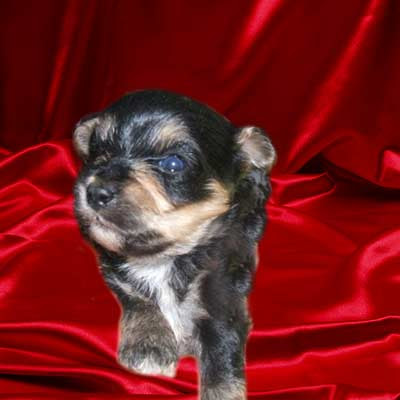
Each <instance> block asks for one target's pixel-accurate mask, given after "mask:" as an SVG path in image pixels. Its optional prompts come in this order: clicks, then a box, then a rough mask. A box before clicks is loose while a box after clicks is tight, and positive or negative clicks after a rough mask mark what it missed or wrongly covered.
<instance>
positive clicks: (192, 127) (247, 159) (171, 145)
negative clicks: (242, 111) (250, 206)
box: [74, 91, 275, 257]
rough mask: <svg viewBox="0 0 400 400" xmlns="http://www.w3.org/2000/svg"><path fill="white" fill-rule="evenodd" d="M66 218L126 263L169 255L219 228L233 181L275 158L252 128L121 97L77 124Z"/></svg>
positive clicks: (182, 107)
mask: <svg viewBox="0 0 400 400" xmlns="http://www.w3.org/2000/svg"><path fill="white" fill-rule="evenodd" d="M74 144H75V148H76V150H77V152H78V154H79V155H80V157H81V158H82V161H83V168H82V170H81V173H80V175H79V178H78V180H77V183H76V186H75V212H76V215H77V217H78V220H79V223H80V227H81V229H82V231H83V233H84V234H85V235H86V236H87V237H88V239H89V240H91V241H93V242H95V243H96V244H97V245H99V246H101V247H103V248H105V249H106V250H108V251H111V252H114V253H117V254H120V255H123V256H127V257H143V256H151V255H154V254H165V255H171V256H174V255H178V254H183V253H186V252H188V251H190V250H191V249H192V248H193V247H195V246H196V245H198V244H202V243H205V242H206V241H207V240H209V239H210V238H211V237H213V235H215V234H216V232H217V231H218V230H220V229H223V226H222V225H223V224H221V223H218V221H221V220H222V219H223V217H224V216H225V215H227V213H229V211H230V210H231V209H232V208H233V207H235V204H234V203H235V201H236V200H234V199H235V198H236V199H237V196H236V195H235V193H236V191H237V188H238V186H239V185H238V184H239V181H240V180H241V179H243V176H245V175H247V174H248V173H249V172H250V171H252V170H254V169H258V170H260V171H261V170H262V171H263V173H265V174H266V173H268V172H269V169H270V168H271V166H272V164H273V162H274V160H275V152H274V150H273V148H272V145H271V143H270V141H269V140H268V138H267V137H266V136H265V135H263V133H262V132H261V131H260V130H258V128H254V127H245V128H242V129H237V128H235V127H234V126H233V125H232V124H231V123H230V122H229V121H227V120H226V119H225V118H224V117H222V116H220V115H219V114H217V113H216V112H215V111H213V110H211V109H209V108H208V107H206V106H205V105H202V104H200V103H198V102H195V101H194V100H191V99H188V98H186V97H183V96H179V95H176V94H173V93H169V92H165V91H140V92H135V93H133V94H129V95H126V96H124V97H123V98H121V99H120V100H118V101H117V102H116V103H114V104H112V105H111V106H110V107H109V108H107V109H106V110H104V111H103V112H101V113H97V114H94V115H91V116H88V117H86V118H84V119H83V120H81V121H80V122H79V123H78V125H77V127H76V129H75V132H74Z"/></svg>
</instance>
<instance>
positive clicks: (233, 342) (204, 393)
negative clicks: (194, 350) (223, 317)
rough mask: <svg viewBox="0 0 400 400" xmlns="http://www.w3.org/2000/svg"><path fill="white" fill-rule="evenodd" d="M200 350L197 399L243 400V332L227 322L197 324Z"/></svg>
mask: <svg viewBox="0 0 400 400" xmlns="http://www.w3.org/2000/svg"><path fill="white" fill-rule="evenodd" d="M199 333H200V336H199V337H200V343H201V353H200V366H201V386H200V400H245V399H246V398H247V397H246V385H245V380H244V345H245V338H246V336H247V331H246V332H242V333H241V332H238V331H237V330H235V329H233V328H231V327H229V326H228V324H226V323H221V322H218V321H213V320H203V321H201V322H200V324H199Z"/></svg>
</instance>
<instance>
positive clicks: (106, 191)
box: [87, 183, 116, 209]
mask: <svg viewBox="0 0 400 400" xmlns="http://www.w3.org/2000/svg"><path fill="white" fill-rule="evenodd" d="M115 194H116V190H115V188H114V187H113V186H112V185H110V184H108V185H107V184H105V183H101V184H98V183H91V184H90V185H89V186H88V187H87V200H88V203H89V204H90V205H91V206H92V207H93V208H95V209H97V208H100V207H105V206H106V205H107V204H108V203H109V202H110V201H111V200H112V199H113V198H114V197H115Z"/></svg>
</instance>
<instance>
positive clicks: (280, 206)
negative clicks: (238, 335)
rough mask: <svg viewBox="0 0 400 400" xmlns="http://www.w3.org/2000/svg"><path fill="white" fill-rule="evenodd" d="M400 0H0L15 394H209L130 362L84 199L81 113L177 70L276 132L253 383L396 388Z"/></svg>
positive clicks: (3, 339) (182, 374)
mask: <svg viewBox="0 0 400 400" xmlns="http://www.w3.org/2000/svg"><path fill="white" fill-rule="evenodd" d="M399 20H400V2H399V1H397V0H352V1H348V0H326V1H320V0H297V1H288V0H287V1H286V0H252V1H250V0H242V1H239V0H238V1H231V0H223V1H221V0H220V1H212V0H204V1H195V2H189V1H175V0H171V1H130V0H126V1H123V0H120V1H113V0H109V1H106V0H98V1H96V0H85V1H79V0H76V1H75V0H71V1H61V0H60V1H53V0H41V1H36V0H24V1H13V0H10V1H2V2H1V3H0V32H1V35H0V40H1V43H0V52H1V53H0V59H1V60H2V61H1V66H0V71H1V77H2V83H1V86H0V101H1V108H0V113H1V115H0V146H1V151H0V182H1V186H0V231H1V236H0V240H1V244H0V398H1V399H2V398H6V399H10V398H12V399H47V398H55V399H64V398H65V399H70V398H71V399H75V398H79V399H128V398H129V399H144V398H146V399H161V398H173V399H185V400H187V399H195V398H196V390H197V372H196V366H195V363H194V361H193V360H191V359H186V360H183V361H182V362H181V363H180V366H179V371H178V374H177V376H176V378H175V379H167V378H165V379H164V378H156V377H153V378H150V377H145V376H139V375H135V374H133V373H130V372H128V371H126V370H124V369H123V368H121V367H120V366H119V365H118V364H117V362H116V361H115V350H116V345H117V324H118V318H119V308H118V305H117V303H116V301H115V299H114V297H113V296H112V295H111V293H110V292H109V291H108V290H107V288H106V286H105V284H104V283H103V281H102V279H101V277H100V274H99V272H98V269H97V267H96V262H95V257H94V255H93V253H92V251H91V250H90V249H89V247H88V246H87V245H86V244H85V243H84V242H83V240H82V238H81V236H80V234H79V232H78V228H77V224H76V222H75V220H74V218H73V213H72V195H71V190H72V185H73V182H74V179H75V177H76V174H77V170H78V164H79V163H78V161H77V159H76V157H75V156H74V155H73V154H72V150H71V140H70V139H71V131H72V127H73V125H74V123H75V122H76V121H77V120H78V119H79V118H80V117H82V116H83V115H84V114H86V113H88V112H92V111H96V110H98V109H100V108H102V107H103V106H105V105H106V104H108V103H109V102H110V101H112V100H114V99H116V98H117V97H118V96H120V95H121V94H123V93H125V92H127V91H132V90H135V89H138V88H149V87H152V88H153V87H160V88H166V89H172V90H175V91H178V92H182V93H185V94H187V95H190V96H193V97H195V98H197V99H199V100H202V101H205V102H207V103H209V104H210V105H211V106H213V107H215V108H216V109H218V110H219V111H221V112H222V113H224V114H226V115H227V116H228V117H229V118H231V119H232V120H233V121H234V122H235V123H237V124H238V125H240V124H256V125H260V126H262V127H263V128H265V129H266V130H268V131H269V133H270V136H271V138H272V140H273V142H274V144H275V145H276V148H277V151H278V156H279V162H278V165H277V166H276V168H275V169H274V171H273V175H272V183H273V196H272V198H271V200H270V202H269V204H268V211H269V215H270V222H269V226H268V228H267V231H266V234H265V237H264V239H263V241H262V243H261V251H260V256H261V258H260V265H259V267H258V271H257V278H256V283H255V287H254V291H253V293H252V296H251V302H250V306H251V310H252V315H253V317H254V329H253V331H252V334H251V338H250V340H249V343H248V347H247V369H246V372H247V379H248V392H249V398H250V399H269V400H271V399H274V400H278V399H279V400H300V399H301V400H325V399H326V400H327V399H329V400H356V399H365V400H372V399H374V400H376V399H397V398H399V396H400V269H399V267H400V228H399V227H400V202H399V200H400V112H399V111H400V101H399V98H400V97H399V93H400V51H399V49H400V24H399Z"/></svg>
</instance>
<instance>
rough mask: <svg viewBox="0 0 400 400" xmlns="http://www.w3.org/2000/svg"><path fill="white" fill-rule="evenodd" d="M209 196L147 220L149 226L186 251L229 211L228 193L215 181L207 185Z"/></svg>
mask: <svg viewBox="0 0 400 400" xmlns="http://www.w3.org/2000/svg"><path fill="white" fill-rule="evenodd" d="M209 187H210V189H211V190H212V194H211V196H210V197H209V198H208V199H206V200H203V201H200V202H197V203H192V204H188V205H186V206H182V207H178V208H176V209H174V210H172V211H169V212H166V213H164V214H163V215H162V217H161V218H160V217H157V218H153V219H151V218H149V219H150V221H149V223H150V226H151V227H152V228H153V229H155V230H157V231H158V232H160V233H161V234H162V235H163V236H164V237H165V238H166V239H167V240H171V241H173V242H175V243H177V245H178V246H179V245H183V248H182V250H187V248H188V247H187V246H189V248H192V247H194V246H195V245H196V244H198V242H199V240H200V239H201V238H202V237H203V236H204V233H205V231H206V229H207V227H208V226H209V224H210V223H211V222H212V221H213V220H214V219H215V218H217V217H218V216H220V215H222V214H223V213H224V212H226V211H227V210H228V209H229V194H228V191H227V190H226V189H225V188H224V187H223V186H222V184H221V183H219V182H218V181H216V180H212V181H211V182H210V183H209Z"/></svg>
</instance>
